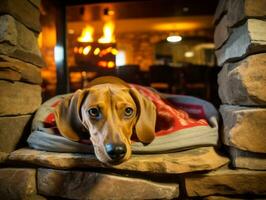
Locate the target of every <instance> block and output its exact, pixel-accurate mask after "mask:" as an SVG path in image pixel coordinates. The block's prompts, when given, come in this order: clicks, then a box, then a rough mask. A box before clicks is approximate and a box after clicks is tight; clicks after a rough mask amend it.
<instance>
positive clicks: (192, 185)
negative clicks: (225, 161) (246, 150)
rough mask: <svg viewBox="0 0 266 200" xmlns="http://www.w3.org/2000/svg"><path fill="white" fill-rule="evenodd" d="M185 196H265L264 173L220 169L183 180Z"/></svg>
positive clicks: (265, 174)
mask: <svg viewBox="0 0 266 200" xmlns="http://www.w3.org/2000/svg"><path fill="white" fill-rule="evenodd" d="M185 185H186V190H187V194H188V196H190V197H194V196H211V195H233V194H241V195H245V194H249V195H250V194H255V195H265V194H266V172H265V171H252V170H244V169H241V170H240V169H238V170H230V169H220V170H217V171H213V172H210V173H207V174H200V175H191V176H190V177H186V178H185Z"/></svg>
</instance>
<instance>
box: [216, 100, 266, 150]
mask: <svg viewBox="0 0 266 200" xmlns="http://www.w3.org/2000/svg"><path fill="white" fill-rule="evenodd" d="M220 113H221V114H222V118H223V124H224V130H223V137H222V140H223V143H224V144H226V145H228V146H232V147H236V148H238V149H241V150H244V151H250V152H257V153H266V145H265V144H266V135H265V134H266V131H265V130H266V123H265V122H266V108H248V107H240V106H229V105H222V106H221V107H220Z"/></svg>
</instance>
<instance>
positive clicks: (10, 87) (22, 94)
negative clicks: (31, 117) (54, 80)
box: [0, 80, 42, 116]
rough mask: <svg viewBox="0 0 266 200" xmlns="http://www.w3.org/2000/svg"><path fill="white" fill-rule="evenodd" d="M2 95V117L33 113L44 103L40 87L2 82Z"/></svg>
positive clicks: (0, 84)
mask: <svg viewBox="0 0 266 200" xmlns="http://www.w3.org/2000/svg"><path fill="white" fill-rule="evenodd" d="M0 94H1V95H0V116H8V115H24V114H29V113H33V112H35V111H36V110H37V109H38V107H39V106H40V105H41V102H42V99H41V87H40V86H39V85H32V84H27V83H23V82H13V83H12V82H8V81H3V80H0Z"/></svg>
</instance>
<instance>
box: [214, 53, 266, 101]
mask: <svg viewBox="0 0 266 200" xmlns="http://www.w3.org/2000/svg"><path fill="white" fill-rule="evenodd" d="M265 70H266V53H261V54H255V55H251V56H248V57H247V58H245V59H244V60H242V61H240V62H237V63H226V64H224V66H223V68H222V70H221V71H220V73H219V75H218V84H219V96H220V98H221V100H222V102H223V103H224V104H236V105H266V92H265V86H266V73H263V72H264V71H265Z"/></svg>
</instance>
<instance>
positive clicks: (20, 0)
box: [0, 0, 41, 32]
mask: <svg viewBox="0 0 266 200" xmlns="http://www.w3.org/2000/svg"><path fill="white" fill-rule="evenodd" d="M29 13H30V14H29ZM0 14H10V15H12V16H13V17H14V18H16V19H17V20H18V21H19V22H21V23H22V24H24V25H25V26H27V27H28V28H29V29H32V30H34V31H36V32H40V31H41V24H40V11H39V9H38V8H37V7H36V6H34V4H32V3H31V2H30V1H28V0H1V3H0Z"/></svg>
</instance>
